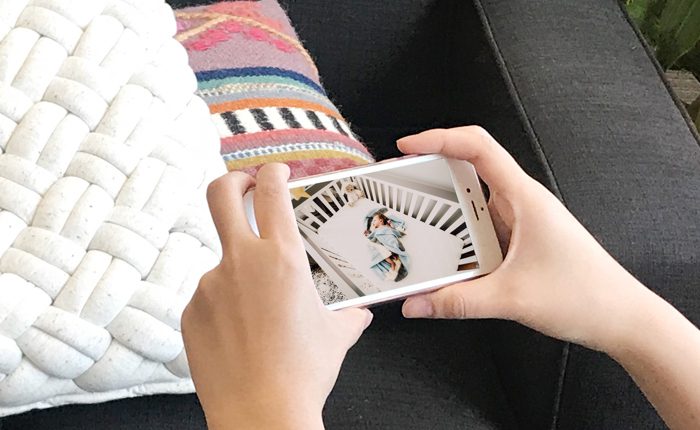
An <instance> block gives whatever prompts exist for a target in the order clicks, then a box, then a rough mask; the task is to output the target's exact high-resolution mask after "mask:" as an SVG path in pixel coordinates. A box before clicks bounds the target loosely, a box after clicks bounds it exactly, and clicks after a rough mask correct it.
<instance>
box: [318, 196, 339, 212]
mask: <svg viewBox="0 0 700 430" xmlns="http://www.w3.org/2000/svg"><path fill="white" fill-rule="evenodd" d="M332 195H333V193H332V192H331V190H326V192H324V193H323V194H321V195H320V196H319V197H318V199H319V200H320V201H321V203H323V206H325V207H326V208H327V209H328V212H329V213H330V214H331V215H330V216H333V215H335V212H336V211H335V209H333V206H331V205H330V203H328V200H326V197H328V196H332ZM324 215H325V212H324Z"/></svg>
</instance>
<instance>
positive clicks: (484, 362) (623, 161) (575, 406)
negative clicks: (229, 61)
mask: <svg viewBox="0 0 700 430" xmlns="http://www.w3.org/2000/svg"><path fill="white" fill-rule="evenodd" d="M196 3H201V2H197V1H187V0H185V1H177V0H173V1H171V4H174V5H183V4H196ZM283 3H284V4H285V6H286V7H287V8H288V11H289V14H290V16H291V18H292V20H293V22H294V24H295V25H296V27H297V30H298V32H299V33H300V35H301V37H302V39H303V40H304V41H305V42H306V46H307V47H308V49H309V50H310V51H311V53H312V54H313V55H314V57H315V58H316V60H317V62H318V66H319V69H320V71H321V74H322V76H323V77H324V84H325V86H326V88H327V90H328V91H329V93H330V94H331V96H332V97H333V99H334V100H335V101H336V102H337V103H338V104H339V105H340V106H341V108H342V109H343V112H344V113H345V115H346V116H347V117H348V118H349V119H351V120H352V121H353V123H354V125H355V128H356V131H357V132H358V134H359V135H360V136H362V137H363V138H364V139H365V140H366V141H367V142H369V143H370V145H371V146H372V148H373V149H374V151H375V153H376V155H377V156H378V157H379V158H386V157H390V156H393V155H396V150H395V148H394V145H393V142H394V140H395V139H396V138H397V137H399V136H402V135H404V134H407V133H412V132H415V131H419V130H423V129H426V128H431V127H438V126H439V127H448V126H455V125H463V124H482V125H483V126H484V127H486V128H487V129H488V130H490V131H491V132H492V134H493V135H494V136H496V138H497V139H498V140H499V141H500V142H501V143H502V144H503V145H504V146H506V147H507V148H508V150H509V151H510V152H511V153H512V154H513V155H514V156H515V157H516V158H517V159H518V160H519V162H520V163H521V164H522V165H523V166H524V167H525V168H526V169H527V171H528V172H529V173H530V174H532V175H534V176H535V177H536V178H537V179H538V180H540V181H541V182H543V183H544V184H545V185H546V186H547V187H549V189H550V190H552V191H553V192H554V193H555V194H556V195H557V196H558V197H560V198H561V199H562V200H563V201H564V203H565V204H566V205H567V207H568V208H569V209H570V210H571V211H572V212H573V213H574V214H575V215H576V216H577V218H578V219H579V220H580V221H581V222H582V223H583V224H584V225H585V226H586V227H588V229H589V230H590V231H591V232H592V233H593V234H594V235H595V236H596V237H597V238H598V239H599V240H600V241H601V242H602V243H603V245H604V246H605V247H606V248H607V249H608V250H609V251H610V252H611V253H612V254H613V255H614V256H615V257H616V258H617V259H618V260H619V261H620V262H621V263H622V264H623V265H624V266H625V267H627V268H628V269H629V270H630V271H632V273H634V274H635V275H636V276H637V277H638V278H639V279H640V280H642V281H643V282H644V283H645V284H646V285H648V286H649V287H651V288H652V289H654V290H655V291H657V292H658V293H659V294H660V295H662V296H663V297H665V298H666V299H668V300H669V301H670V302H671V303H673V304H674V305H675V306H677V307H678V308H679V309H680V310H681V311H682V312H684V313H685V314H686V315H687V316H688V317H689V318H690V319H691V320H692V321H694V322H695V323H696V324H697V323H698V321H700V222H699V220H700V147H699V146H698V135H697V134H696V133H695V132H694V131H693V129H692V128H691V126H690V125H689V122H688V120H687V117H686V116H684V114H683V113H682V111H681V110H680V109H678V102H677V100H676V99H675V98H674V97H673V96H672V95H671V94H670V93H669V90H668V87H667V84H666V82H665V81H664V79H663V78H662V75H661V73H660V71H659V68H658V66H657V64H656V62H655V61H654V60H653V59H652V58H651V56H650V54H649V51H648V49H647V48H646V47H645V45H644V43H643V42H642V40H641V39H640V37H639V35H638V34H637V32H636V31H635V30H634V29H633V27H632V25H631V24H630V23H629V20H628V18H627V16H626V15H625V13H624V11H623V10H622V8H621V7H620V5H619V4H618V3H617V2H616V1H614V0H538V1H532V0H474V1H467V0H386V1H375V0H352V1H336V0H287V1H283ZM375 314H376V317H375V322H374V323H373V325H372V327H371V328H370V329H369V330H368V332H367V333H366V334H365V335H364V336H363V338H362V339H361V341H360V342H359V343H358V345H357V346H356V347H355V348H354V349H353V350H351V352H350V353H349V355H348V358H347V360H346V363H345V366H344V368H343V371H342V373H341V376H340V379H339V381H338V385H337V387H336V390H335V391H334V393H333V394H332V395H331V398H330V399H329V401H328V404H327V408H326V410H325V421H326V425H327V427H328V428H330V429H335V428H347V429H362V428H377V429H379V428H381V429H409V428H416V429H423V428H435V429H452V428H471V429H510V428H521V429H550V428H551V429H595V430H599V429H628V428H629V429H656V428H664V425H663V423H662V421H661V420H660V418H659V417H658V415H657V414H656V413H655V412H654V410H653V408H652V407H651V406H650V405H649V404H648V402H647V401H646V400H645V399H644V397H643V395H642V394H641V393H640V392H639V390H638V389H637V388H636V387H635V385H634V383H633V382H632V380H631V379H630V378H629V377H628V376H627V375H626V374H625V372H624V371H623V370H622V369H621V368H620V367H619V366H618V365H617V364H615V363H614V362H613V361H611V360H610V359H609V358H607V357H606V356H604V355H603V354H599V353H596V352H592V351H589V350H586V349H584V348H581V347H578V346H575V345H569V344H567V343H563V342H559V341H555V340H552V339H549V338H547V337H544V336H541V335H539V334H536V333H534V332H532V331H530V330H528V329H525V328H523V327H520V326H518V325H516V324H513V323H509V322H502V321H468V322H457V321H406V320H403V319H402V318H401V316H400V308H399V305H397V304H394V305H387V306H384V307H381V308H378V309H377V310H376V312H375ZM612 317H614V316H611V318H612ZM232 389H235V387H232ZM270 413H274V411H270ZM0 428H1V429H2V430H18V429H57V430H62V429H92V428H100V429H136V428H148V429H201V428H204V421H203V416H202V413H201V409H200V407H199V405H198V403H197V400H196V397H195V396H194V395H190V396H153V397H149V398H139V399H130V400H122V401H115V402H109V403H105V404H101V405H90V406H69V407H62V408H58V409H54V410H48V411H38V412H30V413H27V414H24V415H20V416H17V417H12V418H8V419H5V420H2V421H1V422H0Z"/></svg>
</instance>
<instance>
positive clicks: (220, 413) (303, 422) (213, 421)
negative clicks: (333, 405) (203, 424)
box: [204, 397, 323, 430]
mask: <svg viewBox="0 0 700 430" xmlns="http://www.w3.org/2000/svg"><path fill="white" fill-rule="evenodd" d="M204 410H205V415H206V419H207V427H208V428H209V429H210V430H229V429H262V430H264V429H322V428H323V419H322V416H321V410H322V407H314V406H313V405H310V404H307V403H305V402H304V399H275V398H274V397H266V398H260V399H253V398H247V399H245V400H242V401H236V400H232V401H230V402H227V403H225V404H220V405H218V406H217V407H215V408H212V407H204Z"/></svg>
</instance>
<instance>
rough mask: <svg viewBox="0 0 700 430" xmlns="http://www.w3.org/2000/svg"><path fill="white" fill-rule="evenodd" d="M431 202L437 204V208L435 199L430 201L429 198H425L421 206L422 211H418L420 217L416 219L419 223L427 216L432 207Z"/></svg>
mask: <svg viewBox="0 0 700 430" xmlns="http://www.w3.org/2000/svg"><path fill="white" fill-rule="evenodd" d="M430 202H435V205H436V206H437V202H436V201H435V199H429V198H427V197H425V198H423V203H422V204H421V206H420V209H419V210H418V216H417V217H416V219H417V220H418V221H420V220H422V219H423V217H424V216H425V213H426V212H427V211H428V208H429V207H430Z"/></svg>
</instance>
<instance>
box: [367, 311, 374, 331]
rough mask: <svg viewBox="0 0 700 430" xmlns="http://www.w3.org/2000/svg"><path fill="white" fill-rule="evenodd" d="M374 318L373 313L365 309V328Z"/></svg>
mask: <svg viewBox="0 0 700 430" xmlns="http://www.w3.org/2000/svg"><path fill="white" fill-rule="evenodd" d="M373 319H374V314H373V313H372V312H371V311H369V310H367V319H366V320H365V328H367V327H369V325H370V324H372V320H373Z"/></svg>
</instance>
